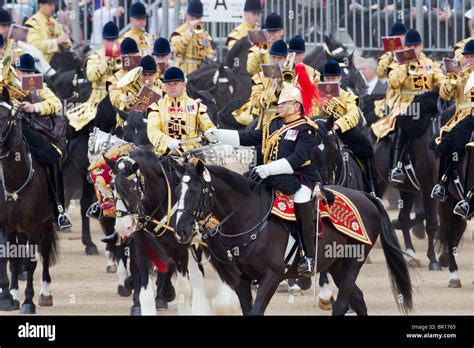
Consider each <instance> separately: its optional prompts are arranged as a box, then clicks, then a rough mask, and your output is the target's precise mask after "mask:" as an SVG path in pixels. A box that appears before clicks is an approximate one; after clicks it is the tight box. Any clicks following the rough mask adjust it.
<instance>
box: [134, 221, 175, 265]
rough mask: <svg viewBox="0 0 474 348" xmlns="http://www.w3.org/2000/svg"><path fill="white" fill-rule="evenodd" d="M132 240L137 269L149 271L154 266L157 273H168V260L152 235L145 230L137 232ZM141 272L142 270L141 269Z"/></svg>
mask: <svg viewBox="0 0 474 348" xmlns="http://www.w3.org/2000/svg"><path fill="white" fill-rule="evenodd" d="M132 238H133V241H134V242H135V246H136V257H137V264H138V265H139V267H147V268H148V269H151V268H152V267H153V266H155V267H156V269H157V270H158V272H162V273H166V272H167V271H168V263H169V262H170V258H169V256H168V255H167V254H166V253H165V252H164V250H163V248H162V247H161V246H160V244H159V243H158V241H157V240H156V238H155V237H154V236H153V235H152V234H150V233H148V232H146V231H145V230H138V231H136V232H135V233H134V234H133V237H132ZM142 271H144V270H143V269H142Z"/></svg>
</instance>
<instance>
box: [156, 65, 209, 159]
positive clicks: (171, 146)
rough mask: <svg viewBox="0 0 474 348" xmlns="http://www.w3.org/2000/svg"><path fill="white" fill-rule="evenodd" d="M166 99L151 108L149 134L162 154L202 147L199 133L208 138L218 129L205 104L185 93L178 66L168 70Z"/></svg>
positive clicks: (164, 80) (166, 72) (184, 84)
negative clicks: (211, 130)
mask: <svg viewBox="0 0 474 348" xmlns="http://www.w3.org/2000/svg"><path fill="white" fill-rule="evenodd" d="M163 82H164V85H165V92H166V93H165V96H164V97H163V98H162V99H160V100H159V101H158V102H157V103H153V104H151V105H150V107H149V108H148V125H147V132H148V138H149V139H150V142H151V143H152V144H153V146H154V148H155V152H156V153H157V154H159V155H162V154H164V153H167V152H168V151H181V152H182V151H188V150H191V149H194V148H197V147H200V146H201V137H200V136H199V133H201V132H204V134H205V135H206V134H207V132H208V131H209V130H210V129H215V128H216V127H215V126H214V124H213V123H212V121H211V120H210V118H209V116H208V115H207V107H206V105H204V104H201V103H199V102H197V101H196V100H194V99H192V98H190V97H189V96H188V95H187V93H186V81H185V78H184V72H183V71H182V70H181V69H180V68H177V67H170V68H168V69H166V71H165V74H164V77H163Z"/></svg>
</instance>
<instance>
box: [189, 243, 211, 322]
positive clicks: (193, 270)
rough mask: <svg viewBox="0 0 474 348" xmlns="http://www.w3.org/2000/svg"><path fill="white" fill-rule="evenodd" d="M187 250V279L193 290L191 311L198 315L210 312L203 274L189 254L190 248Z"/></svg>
mask: <svg viewBox="0 0 474 348" xmlns="http://www.w3.org/2000/svg"><path fill="white" fill-rule="evenodd" d="M188 252H189V259H188V260H189V261H188V271H189V281H190V283H191V287H192V292H193V297H192V305H191V313H192V314H199V315H209V314H212V309H211V304H210V303H209V300H208V299H207V296H206V290H205V288H204V276H203V275H202V273H201V270H200V269H199V267H198V263H197V261H195V260H194V258H193V257H192V255H191V253H192V251H191V248H189V250H188Z"/></svg>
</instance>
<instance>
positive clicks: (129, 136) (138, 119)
mask: <svg viewBox="0 0 474 348" xmlns="http://www.w3.org/2000/svg"><path fill="white" fill-rule="evenodd" d="M121 117H122V115H121ZM147 122H148V119H147V117H146V113H144V112H141V111H130V112H129V113H128V115H127V117H126V119H125V122H124V123H123V140H125V141H128V142H131V143H133V144H135V145H138V146H147V145H151V143H150V140H149V139H148V134H147Z"/></svg>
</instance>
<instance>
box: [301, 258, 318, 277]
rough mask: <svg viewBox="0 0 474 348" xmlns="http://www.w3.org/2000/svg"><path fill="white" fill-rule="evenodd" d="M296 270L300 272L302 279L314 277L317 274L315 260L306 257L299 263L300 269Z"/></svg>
mask: <svg viewBox="0 0 474 348" xmlns="http://www.w3.org/2000/svg"><path fill="white" fill-rule="evenodd" d="M296 270H297V271H298V275H300V276H302V277H312V276H313V275H314V273H315V270H314V258H312V257H304V258H303V259H301V260H300V262H299V263H298V267H297V268H296Z"/></svg>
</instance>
